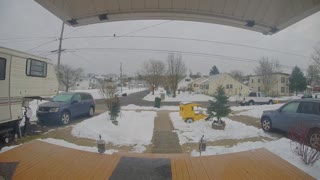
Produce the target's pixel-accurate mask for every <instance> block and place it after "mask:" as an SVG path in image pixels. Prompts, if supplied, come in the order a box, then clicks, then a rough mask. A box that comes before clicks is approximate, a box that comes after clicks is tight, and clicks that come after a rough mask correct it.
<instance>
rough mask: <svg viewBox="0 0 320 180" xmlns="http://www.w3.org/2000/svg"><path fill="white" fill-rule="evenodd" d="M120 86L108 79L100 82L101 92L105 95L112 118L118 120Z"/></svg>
mask: <svg viewBox="0 0 320 180" xmlns="http://www.w3.org/2000/svg"><path fill="white" fill-rule="evenodd" d="M117 92H118V87H117V86H116V85H115V84H114V83H112V82H108V81H102V82H100V94H101V95H103V97H104V99H105V102H106V105H107V108H108V110H109V115H110V119H111V120H116V118H117V116H118V113H119V112H120V101H119V98H118V97H117V96H116V94H117Z"/></svg>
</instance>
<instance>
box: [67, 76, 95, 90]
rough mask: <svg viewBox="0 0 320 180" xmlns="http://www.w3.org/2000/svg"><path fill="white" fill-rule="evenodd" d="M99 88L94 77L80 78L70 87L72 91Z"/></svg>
mask: <svg viewBox="0 0 320 180" xmlns="http://www.w3.org/2000/svg"><path fill="white" fill-rule="evenodd" d="M98 86H99V82H98V80H97V79H96V78H94V77H81V78H80V79H79V81H77V82H76V84H75V85H74V86H73V87H71V89H72V90H86V89H96V88H98Z"/></svg>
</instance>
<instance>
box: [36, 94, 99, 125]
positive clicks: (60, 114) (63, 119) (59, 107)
mask: <svg viewBox="0 0 320 180" xmlns="http://www.w3.org/2000/svg"><path fill="white" fill-rule="evenodd" d="M95 106H96V105H95V101H94V99H93V98H92V95H91V94H89V93H83V92H75V93H60V94H58V95H56V96H55V97H54V98H53V99H52V101H50V102H46V103H43V104H40V105H39V107H38V109H37V118H38V120H39V121H40V122H42V123H45V122H47V121H57V122H58V123H60V124H61V125H66V124H68V123H69V122H70V120H71V119H72V118H75V117H78V116H82V115H88V116H89V117H91V116H93V115H94V112H95Z"/></svg>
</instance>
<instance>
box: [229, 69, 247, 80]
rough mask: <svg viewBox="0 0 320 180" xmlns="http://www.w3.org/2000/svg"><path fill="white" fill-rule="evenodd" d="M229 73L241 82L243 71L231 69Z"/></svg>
mask: <svg viewBox="0 0 320 180" xmlns="http://www.w3.org/2000/svg"><path fill="white" fill-rule="evenodd" d="M230 75H231V76H232V77H233V78H234V79H236V80H238V81H240V82H242V79H243V77H244V74H243V72H242V71H239V70H233V71H231V72H230Z"/></svg>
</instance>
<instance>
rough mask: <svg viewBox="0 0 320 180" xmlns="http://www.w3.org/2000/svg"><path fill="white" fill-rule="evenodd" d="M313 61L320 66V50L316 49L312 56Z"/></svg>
mask: <svg viewBox="0 0 320 180" xmlns="http://www.w3.org/2000/svg"><path fill="white" fill-rule="evenodd" d="M311 58H312V60H313V61H314V62H315V63H316V64H317V65H318V66H320V48H315V49H314V53H313V54H312V55H311Z"/></svg>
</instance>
